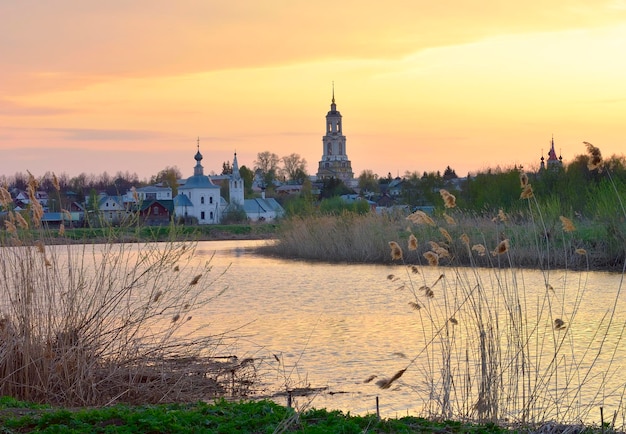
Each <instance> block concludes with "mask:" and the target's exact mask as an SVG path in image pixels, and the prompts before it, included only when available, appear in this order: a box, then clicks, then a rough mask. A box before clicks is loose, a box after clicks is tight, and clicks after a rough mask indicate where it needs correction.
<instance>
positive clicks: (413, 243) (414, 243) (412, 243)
mask: <svg viewBox="0 0 626 434" xmlns="http://www.w3.org/2000/svg"><path fill="white" fill-rule="evenodd" d="M409 250H417V238H415V235H413V234H411V235H409Z"/></svg>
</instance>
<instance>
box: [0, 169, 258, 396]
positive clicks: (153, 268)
mask: <svg viewBox="0 0 626 434" xmlns="http://www.w3.org/2000/svg"><path fill="white" fill-rule="evenodd" d="M1 190H2V191H0V193H1V194H0V199H2V200H3V201H4V202H5V203H3V205H4V206H7V205H8V202H7V197H8V198H9V199H10V196H7V195H8V192H7V191H6V189H4V188H1ZM35 190H36V180H34V179H33V178H32V177H31V180H30V185H29V191H30V192H31V193H32V192H33V191H35ZM40 208H41V205H40V204H39V203H38V202H37V199H36V198H35V196H34V194H31V207H30V211H29V213H28V214H25V215H22V214H19V213H17V212H14V211H9V218H8V220H7V222H8V223H7V225H6V228H7V233H8V234H7V235H8V236H7V237H5V238H4V240H5V242H4V244H3V245H2V246H1V247H0V277H1V278H0V395H10V396H13V397H15V398H18V399H21V400H27V401H34V402H47V403H54V404H59V405H66V406H69V405H71V406H75V405H81V406H82V405H102V404H110V403H113V402H116V401H123V402H130V403H150V402H173V401H181V400H183V401H189V400H197V399H208V398H212V397H217V396H224V395H226V394H231V393H232V392H234V391H235V389H237V392H238V393H239V392H241V393H246V390H245V389H247V388H249V387H250V384H251V380H253V379H254V376H255V367H254V363H253V361H251V360H247V361H242V362H239V361H236V360H234V359H233V360H231V361H226V362H218V361H216V359H213V358H212V356H214V355H216V354H219V352H220V351H221V350H222V345H224V340H225V338H226V336H213V335H211V333H210V330H207V329H206V328H205V327H204V326H203V324H199V323H197V322H196V321H195V320H194V312H197V311H198V309H210V308H211V306H212V304H213V303H214V302H215V301H216V298H217V297H218V296H219V295H220V293H221V290H219V289H216V288H215V286H216V285H215V284H214V280H215V279H216V278H217V277H218V276H215V277H212V275H214V274H215V273H214V272H212V270H211V265H210V261H208V262H206V263H199V261H197V260H195V259H194V255H195V243H193V242H177V241H175V240H174V239H172V240H171V241H168V242H163V243H150V242H146V243H139V244H133V245H130V244H125V243H118V242H114V241H113V239H111V240H110V241H108V242H105V243H102V244H83V245H80V244H74V245H51V243H50V242H51V241H52V240H51V237H50V232H49V231H48V230H47V229H46V228H43V227H42V226H41V211H40ZM62 229H63V228H61V230H62ZM173 230H174V228H173ZM218 274H219V273H218Z"/></svg>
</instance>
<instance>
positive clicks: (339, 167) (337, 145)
mask: <svg viewBox="0 0 626 434" xmlns="http://www.w3.org/2000/svg"><path fill="white" fill-rule="evenodd" d="M328 178H337V179H341V180H342V181H343V182H344V183H346V184H347V183H348V181H350V180H352V179H353V178H354V173H353V172H352V163H351V162H350V160H349V159H348V154H347V151H346V136H344V135H343V125H342V116H341V113H339V111H338V110H337V104H336V103H335V84H334V83H333V95H332V100H331V103H330V111H329V112H328V113H327V114H326V134H325V135H324V137H322V159H321V160H320V162H319V166H318V169H317V179H318V180H323V179H328Z"/></svg>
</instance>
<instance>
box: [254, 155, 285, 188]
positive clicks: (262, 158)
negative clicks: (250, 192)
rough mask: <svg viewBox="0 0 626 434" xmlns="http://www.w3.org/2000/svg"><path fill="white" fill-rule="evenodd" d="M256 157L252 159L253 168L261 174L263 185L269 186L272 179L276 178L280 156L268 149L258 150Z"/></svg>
mask: <svg viewBox="0 0 626 434" xmlns="http://www.w3.org/2000/svg"><path fill="white" fill-rule="evenodd" d="M256 158H257V159H256V160H254V169H255V171H258V172H261V173H262V174H263V182H264V184H265V186H268V187H269V186H271V184H272V181H273V180H274V179H276V174H277V173H278V163H279V162H280V158H279V157H278V155H276V154H274V153H273V152H269V151H264V152H259V153H258V154H257V157H256Z"/></svg>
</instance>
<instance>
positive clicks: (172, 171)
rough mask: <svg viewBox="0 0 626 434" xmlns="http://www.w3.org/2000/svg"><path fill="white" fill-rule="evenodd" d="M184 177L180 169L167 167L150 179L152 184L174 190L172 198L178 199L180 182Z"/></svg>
mask: <svg viewBox="0 0 626 434" xmlns="http://www.w3.org/2000/svg"><path fill="white" fill-rule="evenodd" d="M182 177H183V175H182V174H181V173H180V169H179V168H178V167H176V166H167V167H166V168H165V169H163V170H161V171H160V172H159V173H158V174H157V175H156V176H153V177H152V178H151V179H150V184H159V183H161V184H162V185H163V186H164V187H170V188H171V189H172V197H176V195H177V194H178V180H179V179H180V178H182Z"/></svg>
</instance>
